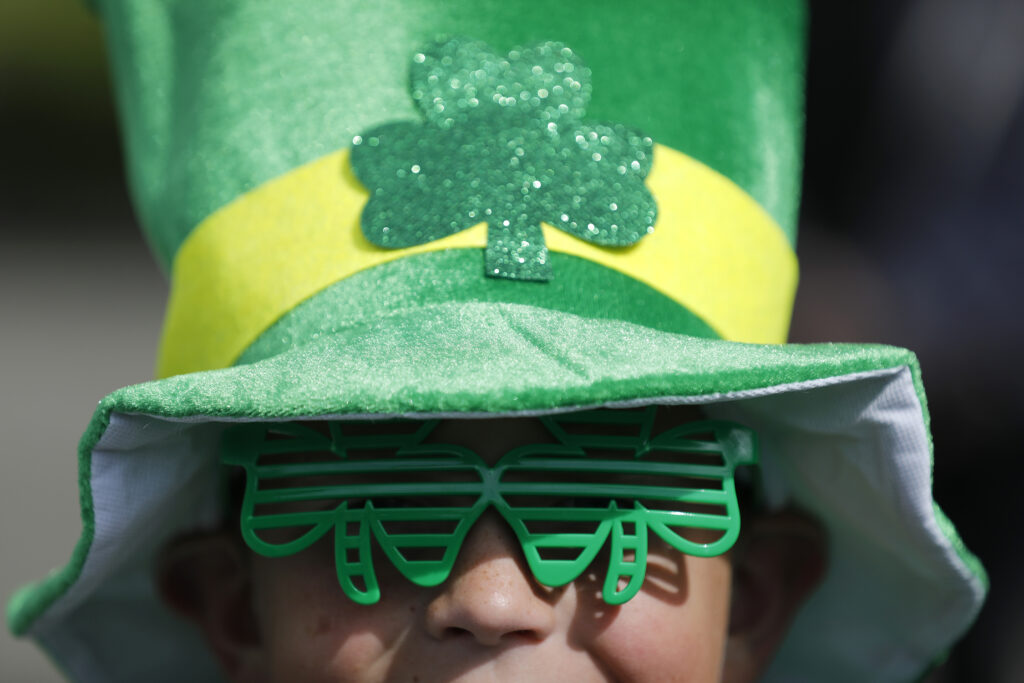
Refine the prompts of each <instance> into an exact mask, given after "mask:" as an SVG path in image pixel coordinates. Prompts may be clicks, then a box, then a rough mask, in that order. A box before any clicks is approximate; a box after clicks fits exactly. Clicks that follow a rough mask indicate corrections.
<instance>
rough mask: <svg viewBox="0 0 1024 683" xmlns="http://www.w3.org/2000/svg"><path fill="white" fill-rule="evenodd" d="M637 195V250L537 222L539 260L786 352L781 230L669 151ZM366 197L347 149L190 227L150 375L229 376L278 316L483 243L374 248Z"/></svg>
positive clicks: (717, 178)
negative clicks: (605, 273) (622, 282)
mask: <svg viewBox="0 0 1024 683" xmlns="http://www.w3.org/2000/svg"><path fill="white" fill-rule="evenodd" d="M647 186H648V188H649V189H650V191H651V193H652V194H653V195H654V198H655V200H656V201H657V206H658V218H657V222H656V223H655V225H654V232H653V233H651V234H649V235H647V236H645V237H644V238H642V239H641V240H640V241H639V242H638V243H636V244H635V245H633V246H631V247H624V248H607V247H600V246H596V245H593V244H590V243H587V242H584V241H583V240H580V239H578V238H576V237H573V236H571V235H569V234H567V233H565V232H562V231H560V230H557V229H555V228H552V227H551V226H549V225H546V224H542V228H543V231H544V239H545V241H546V242H547V245H548V248H549V249H550V250H551V251H553V252H560V253H564V254H572V255H574V256H577V257H579V258H583V259H586V260H588V261H591V262H594V263H598V264H600V265H602V266H606V267H608V268H611V269H614V270H616V271H618V272H620V273H623V274H625V275H628V276H629V277H632V278H634V279H635V280H638V281H640V282H643V283H645V284H647V285H649V286H650V287H652V288H653V289H655V290H657V291H659V292H661V293H662V294H665V295H667V296H668V297H670V298H671V299H673V300H675V301H676V302H678V303H679V304H681V305H683V306H685V307H687V308H688V309H689V310H690V311H692V312H693V313H695V314H696V315H698V316H699V317H700V318H702V319H703V320H704V321H705V322H707V323H708V325H710V326H711V327H712V328H713V329H714V330H715V331H716V332H718V334H719V335H720V336H721V337H722V338H724V339H730V340H734V341H745V342H759V343H781V342H784V341H785V338H786V333H787V329H788V327H789V319H790V313H791V310H792V303H793V296H794V294H795V292H796V283H797V260H796V255H795V254H794V253H793V249H792V248H791V247H790V245H789V242H788V241H787V239H786V237H785V235H784V234H783V232H782V230H781V228H780V227H779V226H778V225H777V224H776V223H775V222H774V221H773V220H772V218H771V217H770V216H769V215H768V214H767V213H766V212H765V211H764V209H762V208H761V207H760V206H759V205H758V204H757V202H755V201H754V200H753V199H752V198H751V197H750V196H749V195H747V194H746V193H745V192H744V191H743V190H742V189H740V188H739V187H738V186H737V185H736V184H735V183H733V182H732V181H731V180H729V179H728V178H726V177H725V176H723V175H721V174H719V173H718V172H716V171H714V170H712V169H710V168H709V167H707V166H705V165H704V164H702V163H700V162H699V161H696V160H695V159H692V158H690V157H688V156H686V155H685V154H682V153H681V152H678V151H676V150H673V149H671V148H668V147H663V146H660V145H659V146H656V147H655V153H654V162H653V167H652V168H651V172H650V174H649V175H648V177H647ZM368 197H369V195H368V193H367V191H366V189H365V188H364V187H363V186H362V185H361V184H360V183H359V181H358V180H356V178H355V177H354V176H353V174H352V172H351V170H350V168H349V152H348V150H347V149H343V150H339V151H337V152H334V153H332V154H329V155H327V156H325V157H322V158H320V159H317V160H315V161H312V162H310V163H308V164H305V165H303V166H300V167H298V168H296V169H294V170H292V171H290V172H288V173H286V174H284V175H282V176H280V177H278V178H275V179H274V180H271V181H269V182H267V183H265V184H263V185H261V186H260V187H258V188H256V189H254V190H252V191H250V192H247V193H246V194H244V195H241V196H239V197H238V198H236V199H235V200H234V201H232V202H231V203H230V204H227V205H226V206H224V207H222V208H221V209H219V210H217V211H216V212H214V213H213V214H211V215H210V216H209V217H208V218H206V219H205V220H204V221H203V222H202V223H200V224H199V225H198V226H197V227H196V229H195V230H193V231H192V233H191V234H190V235H189V237H188V238H187V239H186V240H185V242H184V243H183V244H182V246H181V248H180V249H179V250H178V253H177V255H176V257H175V260H174V265H173V267H172V273H171V275H172V279H171V282H172V286H171V294H170V299H169V301H168V307H167V316H166V321H165V326H164V336H163V339H162V341H161V347H160V353H159V357H158V363H157V376H158V377H167V376H170V375H176V374H181V373H185V372H194V371H198V370H208V369H213V368H221V367H227V366H230V365H231V364H232V363H234V362H235V361H236V360H237V359H238V357H239V356H240V355H241V354H242V352H243V351H245V349H246V348H247V347H248V346H249V345H250V344H252V343H253V342H254V341H255V340H256V339H257V338H258V337H259V335H260V334H261V333H263V332H264V331H265V330H266V329H267V328H269V327H270V326H271V325H272V324H273V323H274V322H275V321H277V320H278V319H279V318H280V317H281V316H282V315H284V314H285V313H287V312H288V311H290V310H291V309H292V308H294V307H295V306H296V305H298V304H300V303H302V302H303V301H305V300H306V299H308V298H310V297H312V296H313V295H315V294H316V293H317V292H320V291H322V290H323V289H324V288H326V287H328V286H329V285H331V284H333V283H335V282H338V281H340V280H344V279H345V278H347V277H349V276H351V275H353V274H355V273H358V272H360V271H363V270H366V269H368V268H373V267H374V266H377V265H380V264H383V263H387V262H389V261H394V260H396V259H401V258H404V257H406V256H410V255H412V254H419V253H423V252H430V251H439V250H443V249H471V248H473V249H483V248H484V247H485V246H486V244H487V226H486V224H484V223H481V224H479V225H476V226H474V227H472V228H470V229H468V230H464V231H462V232H460V233H456V234H454V235H451V236H449V237H445V238H443V239H439V240H436V241H434V242H429V243H427V244H422V245H419V246H415V247H409V248H405V249H385V248H381V247H378V246H375V245H373V244H371V243H370V242H369V241H367V239H366V238H365V237H364V236H363V233H362V230H361V228H360V214H361V212H362V209H363V206H364V205H365V204H366V201H367V199H368ZM480 276H481V277H484V275H483V265H482V257H481V268H480ZM556 276H557V274H556ZM523 286H528V287H530V286H532V287H538V286H539V287H542V286H544V285H542V284H536V283H524V285H523Z"/></svg>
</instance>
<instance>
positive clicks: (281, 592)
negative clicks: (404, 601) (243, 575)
mask: <svg viewBox="0 0 1024 683" xmlns="http://www.w3.org/2000/svg"><path fill="white" fill-rule="evenodd" d="M311 560H312V561H311ZM253 589H254V591H255V596H254V601H255V604H256V611H257V615H258V619H259V621H260V624H261V635H262V645H263V649H264V653H265V657H266V664H267V666H268V669H269V670H270V671H271V672H272V676H271V680H273V681H296V682H297V683H299V682H301V683H307V682H308V683H314V682H318V681H324V682H326V681H337V680H364V679H366V678H367V677H369V678H370V679H371V680H372V679H373V678H374V674H375V673H379V674H381V676H380V677H381V678H382V677H383V674H384V673H385V672H386V671H387V669H388V667H389V664H390V662H389V657H390V653H391V652H392V651H393V649H394V646H395V644H396V643H397V642H398V641H399V640H400V639H401V638H402V635H403V633H404V631H405V630H406V628H407V627H408V616H410V615H408V610H407V609H406V618H402V615H401V614H400V613H399V611H398V610H397V609H395V608H394V607H393V606H392V605H390V604H389V603H390V602H391V601H393V600H399V599H401V598H402V596H400V595H395V594H394V591H392V596H391V597H390V598H389V597H388V596H382V599H381V601H380V602H379V603H378V604H376V605H370V606H361V605H356V604H354V603H353V602H352V601H351V600H349V599H348V597H347V596H345V594H344V592H342V590H341V589H340V587H339V586H338V580H337V578H336V576H335V573H334V570H333V566H332V565H331V564H330V563H324V562H321V561H319V560H317V558H316V555H315V554H312V555H311V554H310V553H299V554H298V555H295V556H292V557H288V558H279V559H277V558H275V559H272V560H266V559H263V558H256V559H255V560H254V564H253Z"/></svg>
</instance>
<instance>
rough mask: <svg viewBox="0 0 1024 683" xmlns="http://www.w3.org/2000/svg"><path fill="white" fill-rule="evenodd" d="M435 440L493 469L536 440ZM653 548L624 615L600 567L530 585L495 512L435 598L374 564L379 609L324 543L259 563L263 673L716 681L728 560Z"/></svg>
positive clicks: (521, 428)
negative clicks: (351, 587)
mask: <svg viewBox="0 0 1024 683" xmlns="http://www.w3.org/2000/svg"><path fill="white" fill-rule="evenodd" d="M435 436H437V437H438V438H439V439H440V440H441V441H444V442H447V443H455V444H458V445H463V446H467V447H469V448H470V449H472V450H473V451H475V452H476V453H479V454H480V455H481V457H483V458H484V459H485V460H487V461H488V463H489V464H493V463H494V462H496V461H497V460H498V459H499V458H500V457H501V456H502V455H503V454H505V453H506V452H508V451H509V450H511V449H512V448H514V447H516V446H519V445H523V444H527V443H532V442H540V441H544V439H545V434H544V432H543V428H542V427H541V426H540V424H539V423H538V422H536V421H533V420H495V421H487V422H447V423H443V424H442V425H440V426H439V427H438V430H437V431H436V432H435ZM654 540H655V539H653V538H652V541H654ZM651 545H652V547H651V549H650V552H649V557H648V570H647V579H646V581H645V583H644V587H643V589H642V590H641V591H640V593H639V594H638V595H637V596H635V597H634V598H633V599H632V600H630V601H629V602H627V603H626V604H624V605H622V606H611V605H607V604H605V603H604V602H603V600H602V599H601V582H602V580H603V578H604V572H603V570H602V569H601V568H599V567H593V568H592V569H593V571H592V572H587V573H585V574H584V576H582V577H580V579H579V580H577V581H576V582H574V583H573V584H570V585H569V586H566V587H563V588H557V589H556V588H547V587H544V586H541V585H540V584H538V583H537V582H536V581H535V580H534V578H533V577H532V575H531V574H530V572H529V570H528V569H527V568H526V566H525V562H524V560H523V557H522V553H521V551H520V549H519V545H518V543H517V542H516V540H515V537H514V535H513V534H512V531H511V529H510V528H509V527H508V525H507V524H506V523H505V522H504V520H502V519H501V517H500V516H498V515H497V514H496V513H494V512H493V511H492V512H488V513H485V515H484V517H483V518H482V519H480V520H479V521H478V522H477V523H476V524H475V525H474V527H473V529H472V531H471V533H470V535H469V536H468V537H467V539H466V541H465V543H464V544H463V546H462V548H461V550H460V552H459V557H458V560H457V562H456V564H455V567H454V570H453V572H452V574H451V576H450V578H449V579H448V580H447V581H446V582H445V583H444V584H443V585H441V586H439V587H436V588H420V587H418V586H415V585H413V584H412V583H410V582H409V581H407V580H405V579H404V578H403V577H401V576H400V575H399V574H398V573H397V571H395V570H394V569H393V568H392V567H391V565H390V563H389V562H387V561H386V560H384V558H379V560H378V561H377V562H375V563H374V564H375V567H376V568H377V572H378V577H379V579H380V582H381V600H380V602H379V603H377V604H375V605H370V606H360V605H356V604H354V603H353V602H352V601H351V600H349V599H348V598H347V597H346V596H345V595H344V593H343V592H342V591H341V590H340V588H339V587H338V580H337V577H336V575H335V569H334V555H333V549H332V547H331V545H330V542H329V541H328V542H327V543H325V544H322V547H314V548H311V549H310V550H309V551H307V552H305V553H300V554H298V555H296V556H293V557H290V558H283V559H264V558H260V557H256V556H254V557H253V589H254V594H255V596H256V597H255V612H256V615H257V617H258V619H259V623H260V630H261V635H262V638H263V643H264V645H265V646H266V671H267V672H268V674H269V678H270V680H274V681H325V682H326V681H342V680H344V681H350V680H351V681H364V680H367V681H383V680H389V681H390V680H394V681H416V680H420V681H424V682H425V681H433V680H442V681H451V680H466V681H470V680H482V681H483V680H485V681H493V680H517V681H541V680H561V681H579V682H583V681H605V680H608V679H610V678H611V679H618V680H629V681H668V680H680V681H682V680H686V681H712V680H717V679H718V677H719V671H720V669H721V667H722V659H723V646H724V643H725V638H726V630H727V626H728V613H729V602H730V601H729V595H730V585H731V567H730V563H729V560H728V558H727V557H716V558H709V559H699V558H694V557H689V556H686V555H683V554H681V553H679V552H677V551H675V550H674V549H672V548H671V547H670V546H668V545H667V544H663V543H660V542H652V544H651Z"/></svg>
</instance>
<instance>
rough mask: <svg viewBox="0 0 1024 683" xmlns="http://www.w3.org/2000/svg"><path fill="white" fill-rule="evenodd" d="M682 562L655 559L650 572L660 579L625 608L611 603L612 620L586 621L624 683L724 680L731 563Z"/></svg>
mask: <svg viewBox="0 0 1024 683" xmlns="http://www.w3.org/2000/svg"><path fill="white" fill-rule="evenodd" d="M677 557H678V558H679V559H678V560H676V559H674V558H671V557H670V556H668V555H655V554H652V555H651V556H650V557H649V569H648V573H649V574H651V573H653V574H654V575H655V578H654V580H653V581H651V579H650V577H649V578H648V581H646V582H645V584H644V588H642V589H641V591H640V592H639V593H638V594H637V595H636V597H634V598H633V599H632V600H630V601H629V602H627V603H626V604H625V605H622V606H621V607H619V608H613V607H609V606H605V607H606V609H609V610H611V611H610V612H609V613H608V615H607V617H606V618H604V619H592V620H590V624H589V625H587V624H586V623H585V622H580V630H579V632H580V633H581V634H582V636H583V638H584V639H589V641H590V642H589V644H588V649H589V650H590V652H591V653H592V654H593V655H594V656H595V657H596V658H598V659H599V660H600V661H601V662H602V664H604V665H605V667H606V668H607V669H609V670H610V671H612V672H614V673H615V675H616V677H617V678H619V679H620V680H629V681H637V682H640V683H646V682H649V681H650V682H653V681H680V682H682V681H693V682H700V683H704V682H706V681H718V680H720V677H721V671H722V662H723V659H724V650H725V643H726V635H727V631H728V614H729V599H730V592H731V590H730V589H731V568H730V565H729V561H728V560H727V559H726V558H724V557H717V558H693V557H687V556H681V555H678V556H677ZM674 565H675V566H674ZM652 570H653V571H652ZM586 611H587V610H583V611H582V613H581V616H583V615H584V614H586Z"/></svg>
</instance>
